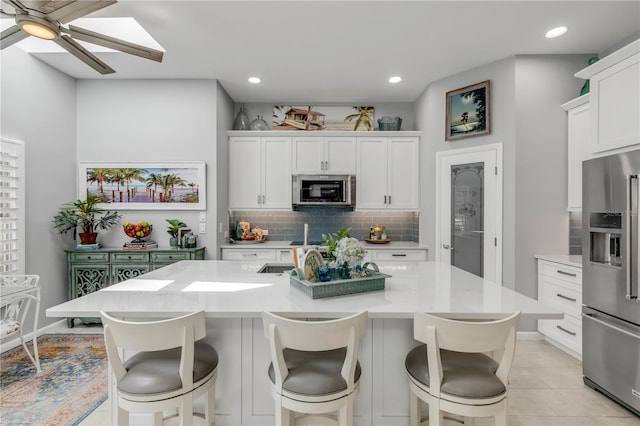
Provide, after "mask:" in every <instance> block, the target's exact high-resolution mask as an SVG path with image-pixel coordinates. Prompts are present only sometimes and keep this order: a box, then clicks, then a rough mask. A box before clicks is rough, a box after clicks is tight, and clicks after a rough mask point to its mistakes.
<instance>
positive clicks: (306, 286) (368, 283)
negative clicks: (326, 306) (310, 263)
mask: <svg viewBox="0 0 640 426" xmlns="http://www.w3.org/2000/svg"><path fill="white" fill-rule="evenodd" d="M368 267H371V268H373V269H368ZM362 270H363V271H365V272H366V274H367V276H366V277H357V278H349V279H346V280H345V279H339V276H340V275H339V273H338V272H337V271H336V270H335V269H332V270H331V281H324V282H314V283H312V282H310V281H308V280H305V279H304V272H303V271H302V269H300V268H297V269H293V270H292V271H291V277H290V278H289V282H290V284H291V285H292V286H293V287H295V288H297V289H298V290H301V291H302V292H303V293H304V294H306V295H307V296H309V297H310V298H312V299H322V298H324V297H333V296H342V295H345V294H353V293H364V292H368V291H376V290H384V286H385V282H384V281H385V278H386V277H390V276H391V275H387V274H383V273H382V272H380V271H379V270H378V265H376V264H375V263H373V262H367V263H365V264H364V265H363V267H362Z"/></svg>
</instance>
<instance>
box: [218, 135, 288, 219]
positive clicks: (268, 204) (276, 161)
mask: <svg viewBox="0 0 640 426" xmlns="http://www.w3.org/2000/svg"><path fill="white" fill-rule="evenodd" d="M229 208H230V209H232V210H240V209H265V208H266V209H274V210H278V209H283V210H285V209H286V210H290V209H291V138H290V137H260V136H255V137H243V136H238V137H231V138H229Z"/></svg>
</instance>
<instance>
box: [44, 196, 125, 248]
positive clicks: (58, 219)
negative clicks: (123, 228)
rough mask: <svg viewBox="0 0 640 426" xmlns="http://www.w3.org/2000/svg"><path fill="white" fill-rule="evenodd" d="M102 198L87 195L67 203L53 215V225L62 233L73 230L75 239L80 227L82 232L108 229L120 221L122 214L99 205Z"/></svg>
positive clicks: (87, 232)
mask: <svg viewBox="0 0 640 426" xmlns="http://www.w3.org/2000/svg"><path fill="white" fill-rule="evenodd" d="M99 202H100V199H98V198H96V197H93V196H90V195H89V196H87V199H86V200H76V201H73V202H70V203H66V204H65V205H64V207H62V208H61V209H60V211H59V212H58V214H56V215H55V216H54V217H53V224H54V225H53V227H54V229H56V230H57V231H58V233H60V234H66V233H67V232H69V231H73V239H74V240H75V239H76V232H77V231H78V228H80V230H81V232H82V233H85V234H90V233H93V232H96V231H97V230H98V229H102V230H107V229H109V228H111V227H112V226H113V225H116V224H117V223H118V222H120V218H121V217H122V215H120V213H118V212H117V211H113V212H112V211H109V210H105V209H103V208H100V207H98V203H99Z"/></svg>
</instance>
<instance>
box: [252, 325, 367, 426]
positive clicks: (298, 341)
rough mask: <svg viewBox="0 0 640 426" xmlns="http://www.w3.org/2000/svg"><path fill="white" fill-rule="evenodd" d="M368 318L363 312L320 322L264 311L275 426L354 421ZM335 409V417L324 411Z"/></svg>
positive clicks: (350, 422) (329, 411) (347, 422)
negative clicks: (361, 348) (360, 358)
mask: <svg viewBox="0 0 640 426" xmlns="http://www.w3.org/2000/svg"><path fill="white" fill-rule="evenodd" d="M367 319H368V314H367V312H361V313H358V314H355V315H352V316H349V317H346V318H340V319H333V320H323V321H300V320H294V319H288V318H283V317H281V316H278V315H275V314H273V313H270V312H265V313H263V314H262V322H263V327H264V335H265V337H266V338H267V339H268V340H269V351H270V354H271V361H272V362H271V364H270V365H269V369H268V374H269V378H270V379H271V383H272V384H273V386H272V394H273V397H274V399H275V412H276V416H275V424H276V425H291V424H297V423H301V422H305V423H306V422H326V421H327V420H331V421H332V422H334V423H337V424H339V425H351V424H353V402H354V399H355V397H356V396H357V395H358V392H359V390H360V374H361V369H360V363H359V362H358V351H359V347H360V339H361V338H362V336H363V335H364V333H365V331H366V328H367ZM296 412H297V413H301V415H300V416H298V417H296V416H295V413H296ZM333 412H337V416H331V415H328V414H329V413H333ZM325 424H326V423H325Z"/></svg>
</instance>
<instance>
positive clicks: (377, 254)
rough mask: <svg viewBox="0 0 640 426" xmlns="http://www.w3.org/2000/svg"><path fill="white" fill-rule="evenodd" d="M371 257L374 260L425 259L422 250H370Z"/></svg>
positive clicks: (425, 255) (424, 253)
mask: <svg viewBox="0 0 640 426" xmlns="http://www.w3.org/2000/svg"><path fill="white" fill-rule="evenodd" d="M371 259H372V260H373V261H374V262H376V261H380V262H382V261H404V262H417V261H421V260H427V252H426V251H424V250H371Z"/></svg>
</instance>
